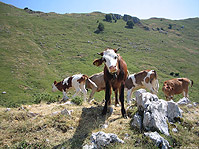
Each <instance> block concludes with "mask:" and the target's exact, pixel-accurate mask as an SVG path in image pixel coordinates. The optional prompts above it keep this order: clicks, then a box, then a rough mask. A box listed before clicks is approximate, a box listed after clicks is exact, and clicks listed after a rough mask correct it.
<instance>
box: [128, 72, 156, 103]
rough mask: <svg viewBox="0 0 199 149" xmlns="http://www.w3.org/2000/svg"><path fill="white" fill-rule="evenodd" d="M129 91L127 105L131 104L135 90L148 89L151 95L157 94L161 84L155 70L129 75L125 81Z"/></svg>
mask: <svg viewBox="0 0 199 149" xmlns="http://www.w3.org/2000/svg"><path fill="white" fill-rule="evenodd" d="M125 87H126V88H127V89H128V91H127V103H128V104H130V99H131V94H132V92H133V91H134V90H136V89H139V88H146V89H148V90H149V91H150V92H151V93H153V94H157V93H158V89H159V83H158V79H157V74H156V71H155V70H144V71H141V72H138V73H135V74H132V75H129V76H128V78H127V79H126V81H125Z"/></svg>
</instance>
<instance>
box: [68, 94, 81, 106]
mask: <svg viewBox="0 0 199 149" xmlns="http://www.w3.org/2000/svg"><path fill="white" fill-rule="evenodd" d="M71 101H72V102H73V103H75V104H77V105H82V103H83V99H82V98H81V97H78V96H77V97H75V98H73V99H72V100H71Z"/></svg>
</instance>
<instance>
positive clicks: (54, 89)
mask: <svg viewBox="0 0 199 149" xmlns="http://www.w3.org/2000/svg"><path fill="white" fill-rule="evenodd" d="M56 91H58V89H57V87H56V86H55V83H53V84H52V92H56Z"/></svg>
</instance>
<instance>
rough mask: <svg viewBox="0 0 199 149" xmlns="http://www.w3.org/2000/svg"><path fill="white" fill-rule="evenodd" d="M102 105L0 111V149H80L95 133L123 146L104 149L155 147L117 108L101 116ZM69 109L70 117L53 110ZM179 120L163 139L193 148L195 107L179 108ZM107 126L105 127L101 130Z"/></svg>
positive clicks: (195, 141)
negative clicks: (115, 137) (113, 136)
mask: <svg viewBox="0 0 199 149" xmlns="http://www.w3.org/2000/svg"><path fill="white" fill-rule="evenodd" d="M102 108H103V106H102V105H101V104H99V103H98V105H95V104H88V103H87V102H83V104H82V105H79V106H77V105H62V104H58V103H51V104H46V103H44V102H42V103H41V104H33V105H31V106H30V105H23V107H20V108H11V109H10V111H8V110H7V109H6V108H0V126H1V129H0V133H1V134H3V135H1V136H0V148H6V147H10V148H17V147H18V148H20V147H24V148H34V147H40V148H53V147H58V148H61V147H67V148H81V147H82V146H83V145H85V144H90V137H91V134H92V133H94V132H98V131H104V132H106V133H115V134H117V135H118V137H119V138H120V139H123V140H124V141H125V143H124V144H120V143H116V144H111V145H109V146H107V148H132V147H133V148H134V147H135V148H156V147H155V146H154V143H153V141H151V140H150V139H149V138H148V137H146V136H144V134H143V132H141V131H138V130H136V129H134V128H133V127H132V126H131V123H132V122H131V118H129V119H124V118H122V117H121V111H120V108H121V107H112V108H113V109H114V111H113V113H112V114H110V113H108V114H107V116H101V112H102ZM64 109H67V110H72V114H71V116H69V115H62V114H61V113H59V112H58V113H57V114H53V113H55V112H56V111H61V110H64ZM181 109H182V110H183V111H184V113H183V121H182V122H176V123H174V124H169V129H170V136H165V135H163V134H161V135H162V136H163V137H164V138H166V139H167V140H168V141H169V143H170V145H171V147H173V148H180V147H193V148H194V147H197V146H198V145H199V144H198V139H197V138H198V134H199V125H198V120H199V119H198V116H197V114H196V113H198V112H199V109H198V107H193V108H187V107H186V106H182V107H181ZM136 111H137V107H136V106H135V105H133V106H132V107H131V108H130V109H129V110H127V112H128V115H131V114H132V112H133V113H135V112H136ZM103 124H108V128H102V125H103ZM172 128H177V130H178V132H177V133H175V132H173V131H172Z"/></svg>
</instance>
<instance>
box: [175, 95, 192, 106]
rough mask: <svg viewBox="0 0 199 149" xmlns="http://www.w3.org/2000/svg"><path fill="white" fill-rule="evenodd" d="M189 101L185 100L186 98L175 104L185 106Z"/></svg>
mask: <svg viewBox="0 0 199 149" xmlns="http://www.w3.org/2000/svg"><path fill="white" fill-rule="evenodd" d="M190 102H191V101H190V100H189V99H188V98H186V97H183V98H182V99H180V100H179V101H178V102H177V104H178V105H186V104H188V103H190Z"/></svg>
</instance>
